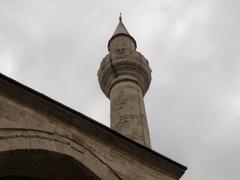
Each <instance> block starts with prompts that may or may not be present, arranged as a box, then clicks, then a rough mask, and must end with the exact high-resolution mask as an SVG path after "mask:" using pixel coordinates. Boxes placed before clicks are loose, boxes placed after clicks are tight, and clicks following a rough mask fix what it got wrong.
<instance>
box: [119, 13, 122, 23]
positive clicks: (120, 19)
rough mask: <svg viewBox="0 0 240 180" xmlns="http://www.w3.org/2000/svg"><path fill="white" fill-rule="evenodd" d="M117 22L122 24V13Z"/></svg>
mask: <svg viewBox="0 0 240 180" xmlns="http://www.w3.org/2000/svg"><path fill="white" fill-rule="evenodd" d="M119 22H122V13H120V16H119Z"/></svg>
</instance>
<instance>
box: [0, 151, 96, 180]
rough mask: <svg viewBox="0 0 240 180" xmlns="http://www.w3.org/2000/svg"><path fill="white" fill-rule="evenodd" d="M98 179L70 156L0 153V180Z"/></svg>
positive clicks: (28, 152) (34, 152)
mask: <svg viewBox="0 0 240 180" xmlns="http://www.w3.org/2000/svg"><path fill="white" fill-rule="evenodd" d="M79 179H83V180H95V179H100V178H99V177H97V176H96V175H95V174H94V173H93V172H92V171H90V170H89V169H88V168H87V167H85V166H84V165H82V164H81V163H80V162H79V161H77V160H75V159H74V158H72V157H71V156H68V155H65V154H61V153H57V152H53V151H47V150H11V151H3V152H0V180H79Z"/></svg>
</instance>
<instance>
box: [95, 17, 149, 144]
mask: <svg viewBox="0 0 240 180" xmlns="http://www.w3.org/2000/svg"><path fill="white" fill-rule="evenodd" d="M136 48H137V44H136V41H135V39H134V38H133V37H132V36H131V35H130V34H129V33H128V31H127V29H126V28H125V26H124V24H123V22H122V17H121V15H120V17H119V23H118V26H117V28H116V30H115V32H114V34H113V36H112V37H111V38H110V40H109V41H108V51H109V54H107V55H106V56H105V57H104V58H103V60H102V62H101V65H100V68H99V70H98V81H99V84H100V87H101V89H102V91H103V92H104V94H105V95H106V96H107V97H108V98H109V99H110V101H111V103H110V104H111V105H110V106H111V128H113V129H114V130H116V131H117V132H119V133H121V134H123V135H124V136H127V137H128V138H130V139H132V140H134V141H136V142H138V143H141V144H143V145H145V146H147V147H151V143H150V137H149V130H148V123H147V117H146V112H145V107H144V100H143V97H144V95H145V93H146V92H147V90H148V88H149V85H150V82H151V69H150V67H149V64H148V61H147V59H146V58H145V57H144V56H143V55H141V54H140V53H139V52H137V51H136Z"/></svg>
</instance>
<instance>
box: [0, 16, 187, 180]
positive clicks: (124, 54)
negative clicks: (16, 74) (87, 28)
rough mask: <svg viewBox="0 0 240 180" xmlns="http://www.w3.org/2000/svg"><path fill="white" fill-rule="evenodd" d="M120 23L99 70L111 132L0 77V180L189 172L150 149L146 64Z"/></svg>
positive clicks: (172, 179)
mask: <svg viewBox="0 0 240 180" xmlns="http://www.w3.org/2000/svg"><path fill="white" fill-rule="evenodd" d="M136 47H137V44H136V41H135V40H134V38H133V37H132V36H130V34H129V33H128V32H127V30H126V28H125V26H124V25H123V23H122V20H121V18H120V22H119V25H118V27H117V29H116V31H115V33H114V35H113V36H112V38H111V39H110V40H109V43H108V49H109V54H108V55H107V56H106V57H105V58H104V59H103V61H102V63H101V65H100V69H99V71H98V77H99V83H100V87H101V89H102V90H103V92H104V94H105V95H106V96H107V97H108V98H109V99H110V101H111V128H108V127H106V126H104V125H102V124H100V123H98V122H96V121H94V120H92V119H90V118H89V117H87V116H85V115H83V114H81V113H80V112H77V111H75V110H73V109H71V108H69V107H66V106H65V105H63V104H61V103H59V102H56V101H54V100H53V99H51V98H49V97H47V96H45V95H43V94H41V93H39V92H36V91H34V90H33V89H31V88H29V87H26V86H24V85H22V84H20V83H18V82H16V81H15V80H13V79H11V78H9V77H6V76H5V75H3V74H0V180H15V179H25V180H31V179H32V180H34V179H35V180H79V179H84V180H88V179H89V180H90V179H104V180H115V179H118V180H119V179H121V180H134V179H136V180H176V179H180V178H181V176H182V175H183V174H184V172H185V170H186V167H185V166H183V165H181V164H179V163H177V162H175V161H173V160H171V159H169V158H167V157H165V156H163V155H161V154H159V153H157V152H155V151H153V150H152V149H151V143H150V137H149V130H148V126H147V117H146V113H145V108H144V101H143V97H144V95H145V93H146V92H147V90H148V87H149V85H150V81H151V70H150V68H149V65H148V61H147V60H146V59H145V58H144V57H143V56H142V55H141V54H140V53H139V52H137V51H136Z"/></svg>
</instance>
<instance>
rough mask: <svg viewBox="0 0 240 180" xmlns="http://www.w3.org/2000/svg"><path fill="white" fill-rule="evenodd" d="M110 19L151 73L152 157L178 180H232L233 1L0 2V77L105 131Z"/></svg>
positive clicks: (235, 118) (239, 8) (235, 104)
mask: <svg viewBox="0 0 240 180" xmlns="http://www.w3.org/2000/svg"><path fill="white" fill-rule="evenodd" d="M119 12H122V13H123V21H124V23H125V25H126V27H127V29H128V30H129V32H130V33H131V34H132V35H133V36H134V38H135V39H136V41H137V44H138V50H139V51H140V52H141V53H142V54H143V55H144V56H146V58H148V59H149V61H150V65H151V67H152V70H153V73H152V76H153V81H152V84H151V87H150V89H149V92H148V93H147V95H146V97H145V102H146V109H147V113H148V114H147V115H148V120H149V127H150V132H151V139H152V144H153V149H155V150H156V151H158V152H160V153H162V154H164V155H166V156H169V157H170V158H173V159H174V160H176V161H179V162H180V163H183V164H185V165H187V166H188V168H189V169H188V171H187V172H186V174H185V175H184V177H183V178H182V179H184V180H190V179H194V180H202V179H205V180H213V179H218V180H225V179H231V180H234V179H238V177H239V176H240V175H239V172H238V171H239V170H238V161H239V160H240V159H239V155H238V152H239V148H240V146H239V144H240V142H239V136H240V133H239V132H238V131H239V128H240V123H239V120H240V111H239V109H240V93H239V92H240V91H239V90H240V82H239V77H240V71H239V67H240V61H239V53H238V51H239V50H238V49H239V45H238V44H239V40H240V35H239V32H240V31H239V30H240V29H239V28H240V24H239V22H238V21H239V17H240V4H239V1H237V0H230V1H224V0H223V1H216V0H212V1H207V0H203V1H200V0H194V1H189V0H184V1H154V0H149V1H138V0H134V1H121V2H119V1H74V0H73V1H68V2H66V1H36V2H35V1H34V2H29V1H21V2H19V1H17V0H16V1H1V2H0V58H1V59H0V71H1V72H2V73H5V74H7V75H9V76H10V77H12V78H14V79H16V80H18V81H20V82H22V83H24V84H26V85H28V86H30V87H32V88H34V89H36V90H38V91H40V92H42V93H44V94H46V95H48V96H50V97H52V98H54V99H56V100H58V101H60V102H62V103H64V104H66V105H68V106H70V107H72V108H74V109H76V110H78V111H80V112H82V113H85V114H86V115H88V116H90V117H93V118H94V119H96V120H98V121H99V122H102V123H104V124H106V125H108V124H109V101H108V100H107V98H106V97H104V95H103V93H102V92H101V90H100V88H99V86H98V82H97V70H98V67H99V63H100V61H101V59H102V57H104V56H105V54H106V53H107V47H106V46H107V41H108V39H109V38H110V37H111V35H112V33H113V31H114V29H115V27H116V25H117V21H118V20H117V18H118V15H119Z"/></svg>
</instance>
